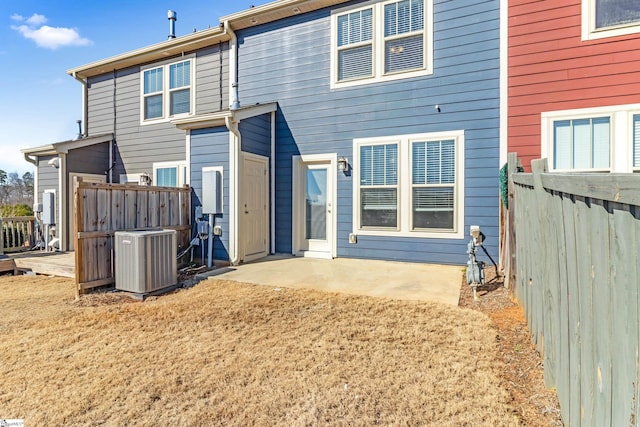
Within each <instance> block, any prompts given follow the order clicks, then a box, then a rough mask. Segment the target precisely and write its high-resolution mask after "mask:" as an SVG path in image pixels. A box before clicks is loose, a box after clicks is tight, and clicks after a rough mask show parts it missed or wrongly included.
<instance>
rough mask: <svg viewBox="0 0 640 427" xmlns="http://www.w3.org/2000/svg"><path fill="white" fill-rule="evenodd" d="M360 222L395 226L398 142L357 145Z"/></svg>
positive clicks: (363, 224)
mask: <svg viewBox="0 0 640 427" xmlns="http://www.w3.org/2000/svg"><path fill="white" fill-rule="evenodd" d="M360 207H361V211H360V225H361V226H362V228H370V227H371V228H388V229H393V230H397V229H398V144H397V143H393V144H372V145H362V146H361V147H360Z"/></svg>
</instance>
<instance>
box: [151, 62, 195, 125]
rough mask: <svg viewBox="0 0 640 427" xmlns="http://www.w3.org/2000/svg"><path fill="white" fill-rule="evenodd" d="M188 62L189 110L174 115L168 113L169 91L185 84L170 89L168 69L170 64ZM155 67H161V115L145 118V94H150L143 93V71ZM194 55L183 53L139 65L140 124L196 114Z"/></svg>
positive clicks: (161, 121)
mask: <svg viewBox="0 0 640 427" xmlns="http://www.w3.org/2000/svg"><path fill="white" fill-rule="evenodd" d="M187 61H188V62H190V63H191V65H190V70H189V71H190V78H189V81H190V85H189V86H188V87H189V107H190V108H189V112H188V113H180V114H175V115H173V116H172V115H170V114H169V111H170V108H171V102H170V99H171V97H170V95H171V92H173V91H176V90H180V89H184V88H186V86H183V87H181V88H178V89H170V88H169V83H170V77H169V69H170V67H171V65H174V64H179V63H181V62H187ZM156 68H162V93H161V94H162V116H160V117H156V118H152V119H145V118H144V99H145V97H146V96H150V95H152V94H148V95H145V93H144V73H145V72H146V71H149V70H153V69H156ZM155 94H156V95H157V94H160V92H157V93H155ZM195 94H196V56H195V54H190V55H184V56H181V57H180V58H174V59H170V60H167V61H162V62H156V63H154V64H150V65H146V66H144V67H140V124H141V125H150V124H156V123H163V122H168V121H169V120H172V119H175V118H181V117H188V116H192V115H195V114H196V103H195V99H196V96H195Z"/></svg>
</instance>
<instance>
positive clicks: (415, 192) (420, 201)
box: [411, 139, 456, 230]
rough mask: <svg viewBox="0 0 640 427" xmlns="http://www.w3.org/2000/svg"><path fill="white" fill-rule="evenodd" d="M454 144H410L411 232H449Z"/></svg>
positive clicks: (452, 213)
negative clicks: (432, 230)
mask: <svg viewBox="0 0 640 427" xmlns="http://www.w3.org/2000/svg"><path fill="white" fill-rule="evenodd" d="M455 183H456V150H455V140H453V139H447V140H436V141H416V142H412V143H411V199H412V203H411V215H412V218H411V219H412V221H411V223H412V226H411V229H412V230H428V229H443V230H453V228H454V209H455V189H456V188H455Z"/></svg>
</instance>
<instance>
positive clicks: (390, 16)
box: [331, 0, 433, 87]
mask: <svg viewBox="0 0 640 427" xmlns="http://www.w3.org/2000/svg"><path fill="white" fill-rule="evenodd" d="M432 21H433V20H432V0H401V1H385V2H369V3H366V4H365V5H364V6H360V7H358V8H351V9H346V10H345V9H340V10H337V11H334V12H333V14H332V56H331V59H332V60H331V74H332V81H331V83H332V86H333V87H343V86H353V85H357V84H365V83H371V82H375V81H384V80H392V79H399V78H407V77H414V76H419V75H425V74H430V73H431V72H432V63H433V55H432V51H433V49H432V44H431V28H432Z"/></svg>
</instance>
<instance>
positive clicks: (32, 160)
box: [22, 153, 38, 167]
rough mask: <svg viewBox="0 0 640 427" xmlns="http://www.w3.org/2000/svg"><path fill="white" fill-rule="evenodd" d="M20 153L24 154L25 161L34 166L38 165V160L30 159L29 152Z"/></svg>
mask: <svg viewBox="0 0 640 427" xmlns="http://www.w3.org/2000/svg"><path fill="white" fill-rule="evenodd" d="M22 155H23V156H24V159H25V160H26V161H27V162H29V163H31V164H32V165H33V166H35V167H38V162H37V161H36V159H32V158H31V157H30V156H29V153H22Z"/></svg>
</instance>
